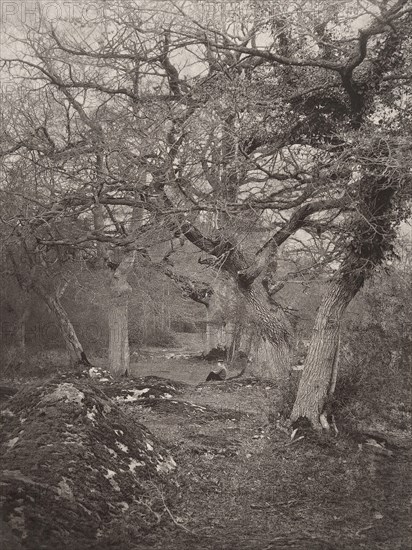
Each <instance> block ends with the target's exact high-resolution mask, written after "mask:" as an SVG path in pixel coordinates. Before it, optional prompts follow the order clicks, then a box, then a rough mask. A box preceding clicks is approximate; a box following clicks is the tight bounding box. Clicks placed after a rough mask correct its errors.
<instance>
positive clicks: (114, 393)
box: [97, 376, 188, 403]
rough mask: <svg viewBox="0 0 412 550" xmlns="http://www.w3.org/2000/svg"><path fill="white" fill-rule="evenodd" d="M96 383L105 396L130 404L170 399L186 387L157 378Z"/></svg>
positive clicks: (182, 384) (124, 379) (149, 377)
mask: <svg viewBox="0 0 412 550" xmlns="http://www.w3.org/2000/svg"><path fill="white" fill-rule="evenodd" d="M97 383H98V384H99V387H101V388H102V389H103V391H104V392H105V394H106V395H108V396H109V397H111V398H112V399H116V401H118V402H119V403H132V402H134V401H138V400H140V399H153V398H157V399H171V398H172V397H175V396H176V395H181V394H182V393H183V392H184V391H185V390H186V389H187V387H188V386H187V384H184V383H183V382H174V381H171V380H166V379H164V378H158V377H157V376H147V377H140V378H122V379H117V380H114V379H110V380H107V381H104V382H100V381H97Z"/></svg>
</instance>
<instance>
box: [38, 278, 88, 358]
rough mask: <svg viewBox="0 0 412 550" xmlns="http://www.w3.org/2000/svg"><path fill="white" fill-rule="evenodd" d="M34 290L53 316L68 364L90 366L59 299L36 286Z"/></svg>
mask: <svg viewBox="0 0 412 550" xmlns="http://www.w3.org/2000/svg"><path fill="white" fill-rule="evenodd" d="M35 290H36V292H37V294H38V295H39V296H40V297H41V298H42V299H43V300H44V302H45V303H46V305H47V307H48V309H49V311H50V313H52V315H53V316H54V318H55V320H56V322H57V326H58V327H59V330H60V333H61V335H62V337H63V341H64V344H65V347H66V350H67V352H68V354H69V358H70V363H71V364H72V365H90V363H89V361H88V359H87V357H86V354H85V353H84V350H83V346H82V345H81V343H80V341H79V339H78V338H77V334H76V331H75V330H74V327H73V325H72V323H71V321H70V319H69V316H68V315H67V313H66V310H65V309H64V307H63V306H62V304H61V302H60V300H59V298H58V297H57V296H53V295H52V294H49V293H48V292H47V291H46V290H45V289H44V288H42V287H41V286H39V285H36V287H35Z"/></svg>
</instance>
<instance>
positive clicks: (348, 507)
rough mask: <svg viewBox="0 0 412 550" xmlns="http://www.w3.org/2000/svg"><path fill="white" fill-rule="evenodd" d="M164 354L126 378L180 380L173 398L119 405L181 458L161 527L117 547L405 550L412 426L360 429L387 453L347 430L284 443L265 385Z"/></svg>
mask: <svg viewBox="0 0 412 550" xmlns="http://www.w3.org/2000/svg"><path fill="white" fill-rule="evenodd" d="M170 355H171V354H170V353H167V352H166V350H164V351H163V352H161V351H159V352H157V354H156V353H155V352H154V353H150V354H148V355H147V356H146V358H144V357H143V358H142V357H140V358H139V362H138V363H134V364H133V365H132V372H131V376H132V377H139V379H141V377H146V376H157V377H161V378H165V379H167V380H172V381H177V382H182V384H181V385H180V394H179V395H178V396H177V397H176V396H174V397H173V398H172V399H163V400H162V399H154V400H152V401H150V400H147V402H146V403H143V401H144V400H142V401H140V400H138V401H137V402H136V401H135V402H133V403H125V405H122V408H123V409H124V411H125V412H126V414H127V416H128V417H129V418H132V419H133V420H135V421H136V422H139V423H142V424H144V425H145V426H147V427H148V428H149V429H150V430H151V431H152V432H153V434H154V435H155V436H157V437H158V438H159V439H160V440H161V441H163V442H164V443H165V445H166V446H167V447H168V448H169V449H170V452H171V454H172V456H173V458H174V460H175V461H176V463H177V470H176V473H175V474H174V476H175V480H176V485H175V486H174V489H173V493H171V494H166V495H164V496H162V498H163V497H164V512H163V514H164V516H165V518H166V519H167V521H166V522H164V523H163V524H162V525H161V526H160V527H159V528H158V529H155V530H154V531H153V532H152V533H151V534H149V535H147V536H146V537H145V538H144V540H141V541H139V542H138V541H136V540H135V541H133V540H131V541H130V545H128V546H127V547H126V546H122V547H121V548H120V547H119V548H120V550H129V549H130V550H133V549H140V550H144V549H149V548H151V549H164V550H180V549H182V550H183V549H188V550H220V549H221V550H283V549H295V550H317V549H319V550H320V549H322V550H326V549H330V550H338V549H348V550H355V549H370V550H410V549H411V548H412V514H411V512H412V441H411V438H410V435H411V433H410V429H399V427H396V428H395V427H393V429H392V428H391V426H390V425H388V423H387V422H386V423H385V424H384V425H383V424H382V426H381V429H379V426H376V425H374V426H364V427H363V428H364V431H365V433H366V431H368V432H369V430H368V428H370V429H373V433H375V434H376V433H377V431H379V432H380V434H381V435H382V436H384V437H385V439H386V441H387V443H386V444H385V445H384V446H380V445H379V446H378V445H376V441H375V439H373V438H372V439H368V436H366V435H362V436H361V434H360V433H357V432H355V431H353V430H352V431H350V432H349V431H346V432H344V430H341V432H340V434H339V435H338V436H337V437H326V436H325V437H322V436H314V435H313V434H311V433H304V432H301V433H299V432H298V434H297V436H296V437H295V439H294V440H292V439H291V437H290V430H289V431H288V430H286V429H282V427H281V426H275V425H273V424H269V422H268V415H269V411H270V409H271V403H272V402H273V399H274V397H275V394H276V386H275V384H274V383H273V382H270V381H265V380H263V381H258V380H257V379H254V378H245V379H237V380H232V381H230V380H229V381H226V382H222V383H220V382H219V383H207V384H206V383H204V380H205V378H206V375H207V373H208V372H209V371H210V368H211V365H210V364H208V363H207V362H206V361H201V360H196V359H194V358H193V357H184V356H183V357H182V356H179V355H178V354H177V355H175V356H174V357H171V356H170ZM102 366H103V365H102ZM5 550H6V549H5ZM101 550H105V549H103V548H102V549H101Z"/></svg>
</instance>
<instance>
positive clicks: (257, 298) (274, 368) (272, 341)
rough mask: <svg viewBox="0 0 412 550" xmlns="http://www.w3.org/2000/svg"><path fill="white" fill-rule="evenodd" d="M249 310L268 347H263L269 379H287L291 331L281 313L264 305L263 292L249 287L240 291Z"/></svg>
mask: <svg viewBox="0 0 412 550" xmlns="http://www.w3.org/2000/svg"><path fill="white" fill-rule="evenodd" d="M241 290H242V294H243V296H244V297H245V299H246V301H247V303H248V304H249V305H250V306H251V307H250V308H249V309H250V310H251V312H252V313H253V316H254V317H255V318H256V320H257V322H258V325H259V328H260V331H261V336H262V338H263V339H264V340H265V341H266V343H267V344H269V346H265V348H266V349H267V350H270V352H269V351H267V355H268V358H269V357H270V358H271V359H268V361H269V362H268V365H267V370H268V375H269V377H270V378H274V379H279V380H283V379H285V378H288V377H289V373H290V359H291V357H290V354H291V345H290V344H291V342H290V341H291V336H292V329H291V327H290V323H289V322H288V320H287V319H286V316H284V315H283V312H280V311H273V309H272V308H270V306H269V305H267V304H266V303H265V298H264V295H263V291H262V292H259V291H258V290H257V289H256V288H254V287H253V286H252V287H249V288H246V289H241Z"/></svg>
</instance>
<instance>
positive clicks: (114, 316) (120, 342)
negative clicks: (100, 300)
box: [109, 250, 136, 376]
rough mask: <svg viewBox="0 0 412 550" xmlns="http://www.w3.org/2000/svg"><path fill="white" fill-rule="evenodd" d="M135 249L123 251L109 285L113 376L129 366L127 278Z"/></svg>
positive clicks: (129, 287) (110, 345)
mask: <svg viewBox="0 0 412 550" xmlns="http://www.w3.org/2000/svg"><path fill="white" fill-rule="evenodd" d="M135 257H136V251H135V250H132V251H129V252H125V256H124V257H123V259H122V261H121V263H120V265H119V266H118V267H117V269H116V271H115V272H114V273H113V277H112V282H111V285H110V293H111V299H110V311H109V368H110V372H111V373H112V374H113V375H115V376H122V375H127V374H128V372H129V366H130V350H129V307H128V304H129V298H130V294H131V292H132V287H131V286H130V284H129V282H128V280H127V278H128V275H129V274H130V272H131V271H132V270H133V266H134V262H135Z"/></svg>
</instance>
